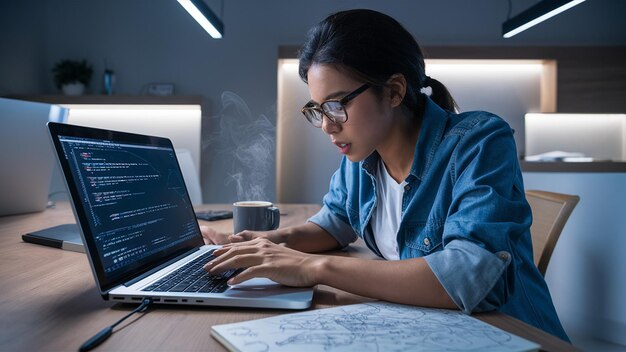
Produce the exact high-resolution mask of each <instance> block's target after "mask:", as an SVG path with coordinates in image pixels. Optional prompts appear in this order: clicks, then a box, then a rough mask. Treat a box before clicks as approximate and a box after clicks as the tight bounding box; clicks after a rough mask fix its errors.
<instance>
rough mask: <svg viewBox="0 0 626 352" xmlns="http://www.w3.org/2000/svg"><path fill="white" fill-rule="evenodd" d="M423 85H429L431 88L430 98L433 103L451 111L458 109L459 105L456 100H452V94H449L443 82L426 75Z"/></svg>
mask: <svg viewBox="0 0 626 352" xmlns="http://www.w3.org/2000/svg"><path fill="white" fill-rule="evenodd" d="M424 87H430V88H431V89H432V93H431V94H430V99H432V101H433V102H435V104H437V105H439V107H440V108H442V109H444V110H448V111H453V112H454V111H458V110H459V106H458V105H457V104H456V101H454V98H452V94H450V91H449V90H448V88H446V86H444V85H443V83H441V82H439V81H438V80H436V79H434V78H430V77H429V76H426V79H425V80H424Z"/></svg>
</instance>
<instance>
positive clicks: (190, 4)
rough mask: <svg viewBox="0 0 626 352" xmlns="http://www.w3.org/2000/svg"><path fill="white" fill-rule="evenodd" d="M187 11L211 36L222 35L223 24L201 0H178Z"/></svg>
mask: <svg viewBox="0 0 626 352" xmlns="http://www.w3.org/2000/svg"><path fill="white" fill-rule="evenodd" d="M178 3H179V4H181V5H182V6H183V7H184V8H185V10H187V12H189V14H190V15H191V17H193V18H194V19H195V20H196V22H198V23H199V24H200V25H201V26H202V28H204V30H205V31H207V32H208V33H209V34H210V35H211V37H213V38H215V39H220V38H222V36H223V35H224V24H223V23H222V21H220V19H219V18H218V17H217V15H216V14H215V13H214V12H213V11H211V9H210V8H209V7H208V6H207V5H206V4H205V3H204V1H203V0H178Z"/></svg>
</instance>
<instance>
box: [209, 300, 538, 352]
mask: <svg viewBox="0 0 626 352" xmlns="http://www.w3.org/2000/svg"><path fill="white" fill-rule="evenodd" d="M211 335H212V336H213V337H214V338H215V339H216V340H218V341H219V342H220V343H221V344H222V345H224V346H225V347H226V348H227V349H228V350H229V351H251V352H252V351H255V352H256V351H301V352H328V351H334V352H347V351H353V352H361V351H429V352H430V351H474V352H475V351H481V352H522V351H538V350H539V348H540V347H541V346H539V345H538V344H536V343H534V342H531V341H528V340H525V339H523V338H521V337H518V336H515V335H513V334H511V333H508V332H506V331H504V330H501V329H498V328H496V327H495V326H492V325H489V324H487V323H484V322H482V321H480V320H478V319H475V318H473V317H471V316H469V315H466V314H463V313H462V312H460V311H452V310H446V309H434V308H422V307H414V306H406V305H401V304H394V303H387V302H370V303H360V304H353V305H348V306H340V307H334V308H326V309H317V310H310V311H306V312H300V313H291V314H282V315H277V316H273V317H270V318H264V319H257V320H250V321H244V322H240V323H233V324H222V325H214V326H213V327H212V328H211Z"/></svg>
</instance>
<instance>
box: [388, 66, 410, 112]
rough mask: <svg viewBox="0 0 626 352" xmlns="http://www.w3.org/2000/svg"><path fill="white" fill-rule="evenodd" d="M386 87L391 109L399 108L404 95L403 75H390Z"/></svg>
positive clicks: (404, 81) (404, 79) (404, 82)
mask: <svg viewBox="0 0 626 352" xmlns="http://www.w3.org/2000/svg"><path fill="white" fill-rule="evenodd" d="M387 87H389V92H390V96H389V97H390V99H391V107H392V108H395V107H398V106H400V104H402V101H403V100H404V95H405V94H406V78H405V77H404V75H403V74H401V73H396V74H393V75H391V77H389V79H388V80H387Z"/></svg>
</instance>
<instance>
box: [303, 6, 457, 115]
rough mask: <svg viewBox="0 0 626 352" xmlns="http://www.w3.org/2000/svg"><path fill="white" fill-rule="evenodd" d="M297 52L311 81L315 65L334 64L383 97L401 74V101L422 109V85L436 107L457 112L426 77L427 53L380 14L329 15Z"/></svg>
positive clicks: (441, 89)
mask: <svg viewBox="0 0 626 352" xmlns="http://www.w3.org/2000/svg"><path fill="white" fill-rule="evenodd" d="M298 56H299V59H300V68H299V73H300V78H302V80H303V81H304V82H307V83H308V78H307V74H308V72H309V68H310V67H311V66H312V65H313V64H326V65H333V66H335V68H337V69H338V70H342V71H344V72H346V73H347V74H348V75H350V76H352V77H354V78H356V79H359V80H362V81H365V82H368V83H370V84H372V85H373V86H374V88H377V89H375V91H376V92H377V94H378V95H379V96H380V95H381V94H382V87H383V86H384V85H385V83H386V82H387V80H388V79H389V78H390V77H391V76H392V75H393V74H397V73H400V74H402V75H404V77H405V79H406V81H407V91H406V94H405V96H404V100H403V101H402V104H404V105H405V106H406V107H407V108H408V109H409V110H410V111H412V112H413V113H414V114H418V112H421V111H422V110H423V106H424V103H423V101H424V99H423V93H421V92H420V90H421V89H422V88H423V87H431V89H432V94H431V99H432V100H433V101H434V102H435V103H437V105H439V106H440V107H442V108H443V109H446V110H450V111H454V110H455V107H456V103H455V102H454V99H453V98H452V96H451V95H450V92H448V89H446V87H445V86H444V85H443V84H442V83H441V82H439V81H437V80H435V79H432V78H429V77H427V76H426V73H425V71H424V55H423V54H422V50H421V49H420V47H419V45H418V44H417V41H416V40H415V38H413V36H412V35H411V33H409V32H408V31H407V30H406V29H405V28H404V27H403V26H402V25H401V24H400V23H398V21H396V20H395V19H393V18H391V17H389V16H387V15H385V14H382V13H380V12H376V11H372V10H365V9H361V10H348V11H341V12H337V13H335V14H332V15H330V16H328V17H327V18H326V19H324V20H323V21H322V22H320V23H318V24H317V25H316V26H315V27H313V28H311V30H309V33H308V35H307V40H306V42H305V43H304V45H303V46H302V48H301V49H300V52H299V54H298ZM419 116H421V113H419Z"/></svg>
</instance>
